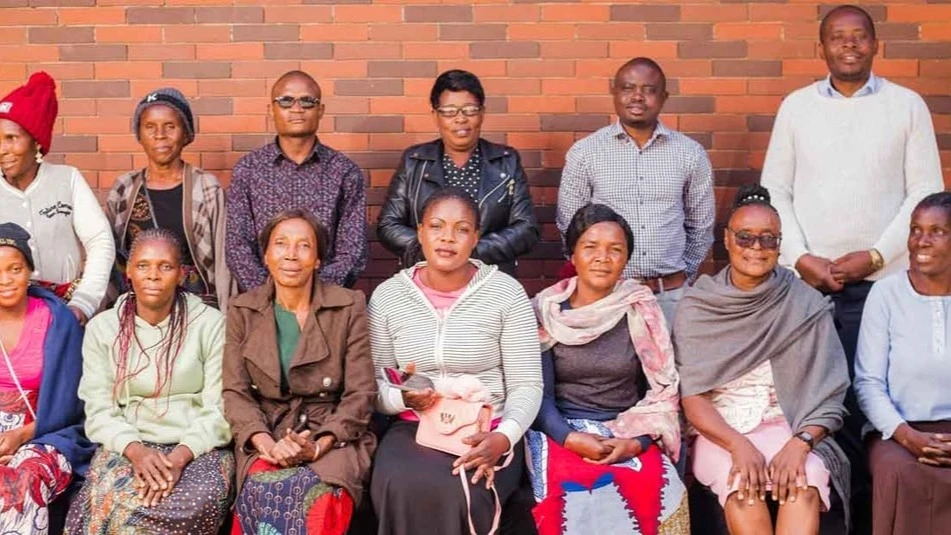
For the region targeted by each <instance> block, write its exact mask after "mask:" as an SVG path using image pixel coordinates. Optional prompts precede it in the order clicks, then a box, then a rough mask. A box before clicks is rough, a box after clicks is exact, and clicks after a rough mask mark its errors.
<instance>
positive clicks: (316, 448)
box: [311, 440, 320, 462]
mask: <svg viewBox="0 0 951 535" xmlns="http://www.w3.org/2000/svg"><path fill="white" fill-rule="evenodd" d="M318 457H320V442H317V441H316V440H315V441H314V458H313V459H311V462H313V461H316V460H317V458H318Z"/></svg>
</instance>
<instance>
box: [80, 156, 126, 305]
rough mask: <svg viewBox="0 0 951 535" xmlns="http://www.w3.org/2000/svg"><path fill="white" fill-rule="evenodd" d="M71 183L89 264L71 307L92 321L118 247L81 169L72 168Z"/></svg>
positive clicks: (86, 265) (103, 294) (104, 289)
mask: <svg viewBox="0 0 951 535" xmlns="http://www.w3.org/2000/svg"><path fill="white" fill-rule="evenodd" d="M70 182H71V186H72V191H73V230H74V231H75V232H76V237H77V238H79V241H80V242H81V243H82V244H83V252H84V254H85V256H86V262H85V265H84V266H83V272H82V280H81V281H80V282H79V285H78V286H77V287H76V290H75V291H74V292H73V296H72V298H71V299H70V301H69V306H71V307H75V308H78V309H79V310H81V311H82V312H83V313H84V314H86V317H87V318H92V316H93V315H94V314H95V313H96V310H97V309H98V308H99V304H100V303H101V302H102V298H103V297H104V296H105V295H106V288H107V287H108V285H109V276H110V274H111V272H112V267H113V263H114V262H115V260H116V244H115V241H114V240H113V237H112V229H111V228H110V227H109V220H107V219H106V215H105V214H104V213H103V211H102V207H100V206H99V200H98V199H97V198H96V195H95V194H94V193H93V192H92V189H90V187H89V184H87V183H86V179H85V177H83V175H82V173H80V172H79V170H78V169H73V171H72V177H71V179H70Z"/></svg>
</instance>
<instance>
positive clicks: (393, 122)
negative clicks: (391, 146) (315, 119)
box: [334, 115, 403, 133]
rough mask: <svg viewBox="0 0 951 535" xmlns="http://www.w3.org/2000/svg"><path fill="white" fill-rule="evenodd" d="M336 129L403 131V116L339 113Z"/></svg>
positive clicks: (369, 131)
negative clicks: (362, 115)
mask: <svg viewBox="0 0 951 535" xmlns="http://www.w3.org/2000/svg"><path fill="white" fill-rule="evenodd" d="M334 131H336V132H362V133H371V132H377V133H379V132H402V131H403V117H402V116H398V115H389V116H387V115H369V116H366V117H361V116H354V115H350V116H347V115H338V116H337V117H334Z"/></svg>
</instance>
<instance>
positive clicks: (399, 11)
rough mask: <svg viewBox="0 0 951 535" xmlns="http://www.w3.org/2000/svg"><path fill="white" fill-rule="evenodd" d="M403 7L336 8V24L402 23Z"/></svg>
mask: <svg viewBox="0 0 951 535" xmlns="http://www.w3.org/2000/svg"><path fill="white" fill-rule="evenodd" d="M402 21H403V8H402V7H401V6H383V5H374V6H334V22H402Z"/></svg>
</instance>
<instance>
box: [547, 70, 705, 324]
mask: <svg viewBox="0 0 951 535" xmlns="http://www.w3.org/2000/svg"><path fill="white" fill-rule="evenodd" d="M666 86H667V78H666V77H665V76H664V71H663V70H661V68H660V65H658V64H657V63H656V62H655V61H654V60H652V59H649V58H634V59H632V60H630V61H628V62H627V63H625V64H624V65H622V66H621V68H620V69H618V71H617V74H616V75H615V76H614V84H613V88H612V90H611V94H612V95H614V111H615V113H617V116H618V121H617V122H616V123H614V124H612V125H610V126H606V127H604V128H602V129H600V130H598V131H597V132H595V133H593V134H591V135H590V136H588V137H586V138H584V139H582V140H581V141H578V142H577V143H575V144H574V146H573V147H571V150H569V151H568V155H567V156H566V159H565V168H564V171H563V172H562V175H561V187H560V188H559V191H558V213H557V218H556V224H557V226H558V230H559V231H560V232H561V234H562V236H564V235H565V232H566V230H567V229H568V225H569V223H570V222H571V218H572V217H573V216H574V215H575V212H577V211H578V209H579V208H581V207H582V206H584V205H586V204H588V203H599V204H605V205H607V206H610V207H611V208H612V209H614V211H616V212H617V213H619V214H621V216H623V217H624V219H625V220H627V223H628V224H629V225H630V226H631V229H632V230H633V231H634V249H633V251H632V254H631V259H630V260H629V261H628V263H627V266H626V267H625V268H624V277H627V278H636V279H640V280H641V281H642V282H643V283H644V284H645V285H647V286H648V287H649V288H650V289H651V290H653V291H654V293H655V294H657V300H658V302H659V303H660V306H661V308H662V309H663V311H664V316H665V317H666V318H667V323H668V325H669V324H671V323H672V321H673V315H674V310H675V308H676V306H677V301H679V300H680V298H681V297H682V296H683V293H684V289H685V286H686V284H687V283H688V282H689V281H692V280H693V279H694V278H695V277H696V276H697V270H698V269H699V267H700V263H701V262H703V259H704V258H705V257H706V256H707V252H708V251H709V250H710V245H711V244H713V220H714V215H715V210H714V198H713V171H712V168H711V166H710V159H709V158H707V154H706V152H704V150H703V147H701V146H700V144H699V143H697V142H696V141H694V140H692V139H690V138H689V137H687V136H685V135H683V134H681V133H679V132H675V131H673V130H671V129H669V128H667V127H666V126H664V124H663V123H661V122H660V121H659V120H658V119H657V116H658V115H660V112H661V109H662V108H663V107H664V102H666V100H667V88H666Z"/></svg>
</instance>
